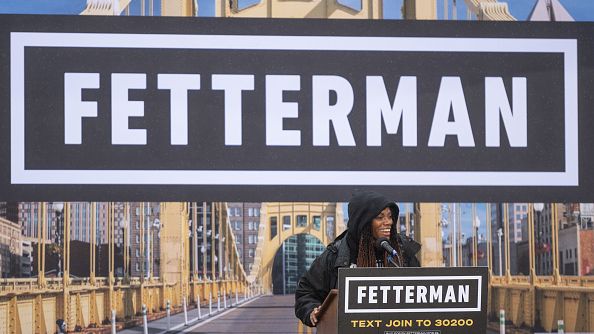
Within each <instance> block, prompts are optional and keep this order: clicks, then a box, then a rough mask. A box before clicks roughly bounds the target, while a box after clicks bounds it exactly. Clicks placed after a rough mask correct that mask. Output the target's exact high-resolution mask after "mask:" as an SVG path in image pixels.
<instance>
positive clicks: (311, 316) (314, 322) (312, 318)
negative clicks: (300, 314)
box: [309, 306, 320, 326]
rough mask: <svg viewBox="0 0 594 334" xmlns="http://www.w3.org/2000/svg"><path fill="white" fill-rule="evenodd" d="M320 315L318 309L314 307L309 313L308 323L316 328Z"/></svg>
mask: <svg viewBox="0 0 594 334" xmlns="http://www.w3.org/2000/svg"><path fill="white" fill-rule="evenodd" d="M319 315H320V307H319V306H318V307H316V308H314V309H313V311H311V313H310V314H309V321H311V323H312V325H314V326H317V324H318V316H319Z"/></svg>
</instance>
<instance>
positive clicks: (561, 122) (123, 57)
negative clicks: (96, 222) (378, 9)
mask: <svg viewBox="0 0 594 334" xmlns="http://www.w3.org/2000/svg"><path fill="white" fill-rule="evenodd" d="M593 36H594V24H578V23H566V24H562V23H518V22H505V23H502V22H498V23H494V22H410V21H409V22H404V21H387V20H384V21H369V20H348V21H342V20H280V19H265V20H264V19H203V18H201V19H197V18H157V17H152V18H148V17H135V18H132V17H72V16H68V17H64V16H10V15H8V16H7V15H3V16H0V164H1V165H0V200H8V201H27V200H51V199H54V200H190V199H196V198H209V199H213V200H247V201H266V200H302V201H303V200H306V201H307V200H336V201H341V200H345V199H348V198H349V196H350V194H351V193H352V191H353V190H355V189H361V188H366V189H375V190H378V191H382V192H384V193H386V194H388V195H389V196H391V197H392V198H394V199H396V200H407V201H520V200H524V201H535V200H539V201H554V200H563V201H582V202H587V201H591V200H594V196H593V194H594V192H592V191H590V190H591V189H592V188H593V186H594V177H593V175H594V159H593V158H592V154H591V153H590V151H591V149H592V147H594V138H593V135H592V131H591V127H592V125H593V124H594V113H593V110H592V106H593V105H594V100H593V95H594V94H593V93H592V91H593V89H594V87H593V81H594V41H593Z"/></svg>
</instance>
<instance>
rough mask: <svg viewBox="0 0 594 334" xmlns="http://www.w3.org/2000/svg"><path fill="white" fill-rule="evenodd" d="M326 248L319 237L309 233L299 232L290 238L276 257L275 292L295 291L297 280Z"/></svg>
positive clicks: (273, 274) (274, 271) (274, 267)
mask: <svg viewBox="0 0 594 334" xmlns="http://www.w3.org/2000/svg"><path fill="white" fill-rule="evenodd" d="M325 248H326V247H325V246H324V245H323V244H322V243H321V242H320V241H319V240H318V239H316V238H315V237H314V236H312V235H309V234H298V235H295V236H292V237H290V238H288V239H287V240H286V241H285V242H284V243H283V245H282V246H281V248H280V249H279V250H278V252H277V253H276V255H275V257H274V265H273V272H272V277H273V293H274V294H293V293H295V289H296V288H297V282H298V281H299V279H300V278H301V276H302V275H303V274H304V273H305V272H306V271H307V269H309V267H310V266H311V264H312V263H313V261H314V260H315V259H316V257H317V256H318V255H320V254H321V253H322V252H323V251H324V249H325Z"/></svg>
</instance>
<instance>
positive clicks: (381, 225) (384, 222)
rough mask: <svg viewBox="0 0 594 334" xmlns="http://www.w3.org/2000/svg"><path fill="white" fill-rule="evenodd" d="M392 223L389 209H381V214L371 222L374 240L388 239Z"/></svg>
mask: <svg viewBox="0 0 594 334" xmlns="http://www.w3.org/2000/svg"><path fill="white" fill-rule="evenodd" d="M392 222H393V221H392V210H390V208H385V209H383V210H382V212H380V214H379V215H377V217H375V218H373V220H372V221H371V231H372V233H373V237H374V238H376V239H379V238H390V229H391V228H392Z"/></svg>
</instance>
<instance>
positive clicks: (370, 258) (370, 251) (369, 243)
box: [357, 227, 388, 267]
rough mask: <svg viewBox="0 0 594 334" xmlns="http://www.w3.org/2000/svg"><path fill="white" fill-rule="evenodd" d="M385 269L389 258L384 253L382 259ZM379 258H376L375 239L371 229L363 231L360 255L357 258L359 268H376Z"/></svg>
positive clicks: (360, 240) (360, 241)
mask: <svg viewBox="0 0 594 334" xmlns="http://www.w3.org/2000/svg"><path fill="white" fill-rule="evenodd" d="M382 260H383V261H382V262H383V263H384V267H387V266H388V257H387V255H386V253H385V252H384V258H383V259H382ZM376 261H377V258H376V256H375V238H374V237H373V236H372V234H371V227H369V228H365V229H364V230H363V231H361V238H360V239H359V254H358V256H357V267H375V266H376Z"/></svg>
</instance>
